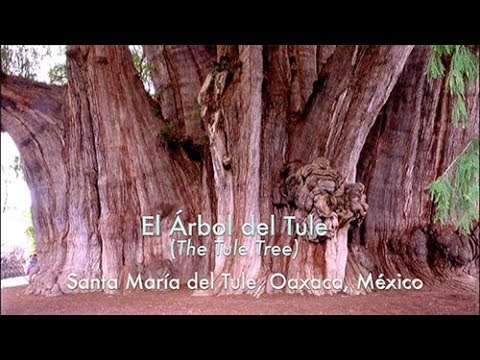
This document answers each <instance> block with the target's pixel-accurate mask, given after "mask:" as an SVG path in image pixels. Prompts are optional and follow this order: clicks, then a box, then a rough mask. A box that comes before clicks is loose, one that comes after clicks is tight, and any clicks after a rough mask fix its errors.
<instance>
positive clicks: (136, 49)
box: [129, 45, 154, 95]
mask: <svg viewBox="0 0 480 360" xmlns="http://www.w3.org/2000/svg"><path fill="white" fill-rule="evenodd" d="M129 49H130V52H131V53H132V61H133V66H134V67H135V70H137V73H138V76H139V77H140V80H142V82H143V86H144V87H145V90H146V91H147V92H148V93H149V94H150V95H153V91H154V89H153V85H152V80H151V76H152V68H151V67H150V64H149V63H148V62H147V59H145V54H144V53H143V48H142V46H141V45H130V46H129Z"/></svg>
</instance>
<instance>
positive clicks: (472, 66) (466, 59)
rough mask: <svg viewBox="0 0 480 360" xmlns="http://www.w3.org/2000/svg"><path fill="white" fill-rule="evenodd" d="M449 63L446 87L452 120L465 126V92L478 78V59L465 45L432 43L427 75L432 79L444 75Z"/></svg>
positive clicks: (455, 123)
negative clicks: (451, 98)
mask: <svg viewBox="0 0 480 360" xmlns="http://www.w3.org/2000/svg"><path fill="white" fill-rule="evenodd" d="M446 63H447V64H450V66H449V70H448V75H447V83H446V84H447V89H448V91H449V93H450V95H451V96H452V97H453V99H454V100H453V101H454V106H453V109H452V121H453V123H454V125H455V126H457V125H458V123H459V122H461V123H462V125H463V126H465V124H466V122H467V120H468V113H467V106H466V104H465V92H466V89H467V87H468V86H470V85H472V84H473V82H474V81H475V80H476V79H477V78H478V72H479V70H478V67H479V59H478V56H477V55H475V54H474V53H473V52H472V51H471V50H470V49H469V48H468V46H465V45H432V47H431V56H430V61H429V63H428V66H427V71H426V73H427V76H430V77H431V78H433V79H438V78H443V77H445V64H446Z"/></svg>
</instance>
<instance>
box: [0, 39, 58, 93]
mask: <svg viewBox="0 0 480 360" xmlns="http://www.w3.org/2000/svg"><path fill="white" fill-rule="evenodd" d="M0 53H1V62H2V72H4V73H5V74H9V75H16V76H21V77H24V78H26V79H30V80H40V81H47V79H46V78H45V77H46V75H47V74H46V73H44V72H41V70H43V71H44V70H45V68H46V66H45V65H49V63H50V62H51V61H52V59H55V61H58V60H59V58H62V57H63V58H64V55H65V46H63V45H52V46H47V45H2V46H1V51H0ZM39 75H40V79H38V77H39ZM42 75H43V77H42ZM48 75H49V79H50V83H52V84H57V85H63V84H65V83H66V68H65V63H63V64H60V63H59V64H56V65H54V66H53V67H52V68H51V69H50V70H49V72H48Z"/></svg>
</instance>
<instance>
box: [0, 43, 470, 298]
mask: <svg viewBox="0 0 480 360" xmlns="http://www.w3.org/2000/svg"><path fill="white" fill-rule="evenodd" d="M412 49H413V47H412V46H337V47H335V46H225V45H222V46H217V47H216V48H215V47H211V46H145V47H144V50H145V54H146V58H147V60H148V61H149V62H150V66H151V70H152V80H153V84H154V87H155V90H156V100H153V99H151V98H149V96H148V94H146V93H145V91H144V89H143V87H142V84H141V82H140V80H139V78H138V77H137V76H136V73H135V70H134V68H133V66H132V61H131V56H130V54H129V52H128V48H127V47H124V46H71V47H69V48H68V52H67V56H68V64H67V65H68V85H67V86H65V87H55V86H47V85H44V84H39V83H34V82H30V81H26V80H23V79H19V78H15V77H11V76H4V77H2V90H1V96H2V131H7V132H9V133H10V134H11V135H12V138H13V139H14V141H15V142H16V144H17V145H18V146H19V150H20V153H21V156H22V160H23V163H24V169H25V171H26V178H27V183H28V185H29V187H30V189H31V191H32V199H33V204H32V207H33V219H34V225H35V229H36V233H37V236H38V239H37V243H38V246H39V248H38V250H39V256H40V264H41V271H40V273H39V276H38V277H37V278H36V279H35V281H34V282H33V284H32V285H31V286H30V288H29V290H30V291H33V292H35V293H41V294H47V295H56V294H59V293H61V292H68V289H66V286H65V284H66V274H68V273H71V272H76V273H78V274H79V275H81V276H85V277H101V276H105V277H107V278H109V277H111V278H112V277H113V278H115V277H122V276H123V274H125V273H126V272H130V273H131V274H132V275H135V274H137V273H141V274H143V276H150V275H151V269H158V268H161V267H168V270H169V271H170V270H172V271H173V272H175V275H176V276H178V277H180V279H181V280H182V281H185V280H186V279H187V277H189V276H191V275H192V274H193V272H195V271H199V272H200V273H201V274H205V273H207V272H208V271H210V270H211V271H213V272H214V275H215V277H216V279H217V282H219V280H220V275H221V273H225V272H229V273H231V274H232V276H233V277H238V276H240V274H241V273H242V272H244V273H245V274H246V275H247V277H251V278H255V279H256V280H257V281H258V282H259V283H260V284H262V286H261V287H259V288H258V289H256V290H252V291H246V292H247V293H251V294H256V295H258V294H260V293H262V292H263V291H272V289H271V288H270V287H269V286H268V279H269V276H270V275H271V274H272V273H275V272H282V273H284V274H285V275H286V276H287V277H291V278H303V279H311V278H324V277H325V276H335V277H339V278H343V277H344V275H345V269H346V270H347V273H346V276H345V279H346V281H347V283H348V284H353V282H354V281H355V280H356V278H357V276H358V274H359V273H365V272H366V271H373V272H374V273H377V274H378V273H380V272H385V273H386V274H387V275H392V274H393V275H395V274H396V273H397V272H400V273H401V274H404V275H412V274H413V275H416V276H420V277H422V278H423V279H438V278H440V277H439V274H443V275H442V276H443V278H444V277H445V276H447V277H458V276H463V277H465V278H467V279H472V278H469V276H472V274H473V279H477V282H478V273H477V272H476V271H478V249H477V250H471V251H470V250H468V249H476V248H475V247H474V241H475V240H474V239H477V240H476V241H477V242H478V230H477V235H474V236H476V238H475V237H472V238H466V237H461V236H458V235H455V234H454V233H452V232H448V233H447V232H446V233H445V234H448V235H445V236H442V235H441V232H439V230H438V228H437V227H432V226H430V223H431V215H432V211H433V207H432V203H431V200H430V198H429V195H428V192H427V190H426V186H427V185H428V184H429V183H430V182H431V181H432V180H433V179H434V178H435V177H436V176H438V175H439V174H440V173H441V172H442V171H443V170H444V169H445V168H446V166H447V164H449V163H450V162H451V160H452V159H453V158H454V157H455V156H456V155H457V154H458V153H459V152H460V151H461V149H462V148H463V147H464V146H465V144H466V142H467V141H468V140H469V139H470V138H471V137H472V136H473V135H474V134H475V129H476V127H478V83H477V84H476V85H475V86H474V87H473V89H471V92H470V93H469V94H468V105H469V110H470V123H469V124H470V125H469V126H468V128H467V129H465V130H459V129H454V128H453V127H452V126H451V124H450V120H449V119H450V117H449V115H450V104H449V100H448V96H447V94H446V92H445V91H444V89H443V85H442V83H441V81H437V82H429V81H427V79H426V78H425V66H426V62H427V60H428V49H427V47H417V48H415V49H414V50H413V52H412ZM167 122H168V123H171V124H173V125H174V126H175V129H176V130H175V131H178V133H179V134H180V138H179V139H176V143H175V144H174V145H175V146H172V144H171V143H168V141H165V139H164V134H163V135H162V129H164V128H165V124H166V123H167ZM318 156H326V157H327V158H328V160H330V162H331V163H332V164H333V166H334V168H336V170H337V171H338V174H339V175H340V177H341V179H340V180H341V183H342V184H343V181H345V184H346V183H353V182H355V181H360V182H362V183H363V184H365V185H366V194H367V202H368V203H369V204H370V208H369V211H368V214H367V217H366V219H365V222H364V224H363V225H362V227H361V228H360V229H358V228H357V229H355V230H354V231H353V232H352V237H351V238H352V242H351V244H350V247H349V249H350V252H349V254H350V256H349V258H348V259H349V261H348V264H346V259H347V249H348V248H347V239H348V237H347V234H348V230H349V224H348V223H345V224H342V226H341V227H340V229H339V230H338V234H337V235H336V237H335V239H334V241H330V242H328V241H327V242H326V243H325V244H323V243H320V244H311V243H308V242H306V241H303V240H302V239H300V253H299V256H298V258H297V259H295V260H293V259H291V258H288V257H282V256H280V257H260V256H257V255H255V254H254V253H253V251H252V252H251V253H250V254H249V255H248V256H246V257H234V258H233V257H226V256H218V257H214V256H213V255H211V256H207V257H195V258H192V257H177V259H176V260H173V259H172V258H171V254H170V251H169V245H170V238H169V237H168V235H167V234H166V233H165V232H164V233H163V234H162V236H159V237H156V236H154V237H142V236H141V234H140V230H141V227H140V218H141V216H142V215H153V214H156V213H159V214H161V215H162V218H163V225H164V227H165V228H168V227H169V226H171V225H172V221H173V219H174V217H175V213H176V211H177V210H182V211H183V214H182V218H183V219H184V220H185V221H192V220H193V219H194V216H195V215H196V214H198V213H202V214H203V215H204V219H205V220H206V221H210V222H225V221H226V217H227V215H228V214H233V215H234V234H235V236H234V237H233V238H229V237H225V238H224V240H225V242H226V244H231V243H232V241H233V240H234V239H235V238H236V237H238V238H239V240H240V244H246V245H252V244H253V241H254V240H255V238H250V237H242V236H240V231H239V230H240V225H241V224H242V223H244V222H246V221H249V220H250V215H251V214H253V215H255V216H256V217H257V219H260V220H261V221H267V220H268V218H269V216H270V214H272V213H273V214H275V215H276V219H277V224H276V225H277V229H280V228H281V226H280V225H281V224H280V220H281V218H282V216H283V215H286V214H292V213H295V211H296V210H298V209H295V206H294V205H292V204H291V203H286V202H285V199H284V194H283V195H282V186H283V185H284V184H283V178H282V175H281V174H282V168H283V167H284V166H285V164H287V163H289V162H291V161H293V160H297V159H298V160H301V162H302V163H303V164H309V163H311V162H312V161H313V160H314V158H316V157H318ZM386 184H387V185H386ZM343 185H344V184H343ZM343 185H341V186H343ZM342 191H343V190H342ZM283 230H285V229H283ZM278 232H279V231H277V235H276V236H271V237H266V240H267V243H268V244H270V245H273V244H276V245H287V244H293V239H292V238H290V237H288V236H285V234H282V233H278ZM432 234H435V236H434V235H432ZM192 240H193V242H194V243H195V244H197V245H198V244H201V243H202V244H205V245H207V247H209V249H210V253H211V254H213V251H212V245H213V240H214V237H213V236H210V237H206V238H198V237H193V239H192ZM472 241H473V243H472ZM472 244H473V245H472ZM472 246H473V247H472ZM251 249H252V250H254V247H251ZM452 252H453V253H454V254H453V255H452ZM452 259H455V260H454V261H453V260H452ZM168 261H170V262H171V263H169V262H168ZM452 261H453V262H452ZM165 264H167V265H165ZM445 269H446V270H445ZM444 270H445V271H444ZM466 274H467V275H466ZM241 292H245V291H244V290H235V291H233V290H222V289H220V288H218V287H217V290H216V291H214V292H213V293H241ZM300 292H302V291H300ZM307 292H310V293H314V294H323V293H324V291H321V290H313V291H312V290H307Z"/></svg>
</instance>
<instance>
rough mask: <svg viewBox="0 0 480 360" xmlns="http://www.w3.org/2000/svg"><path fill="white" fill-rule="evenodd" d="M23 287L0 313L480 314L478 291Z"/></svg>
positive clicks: (7, 296) (9, 294) (5, 294)
mask: <svg viewBox="0 0 480 360" xmlns="http://www.w3.org/2000/svg"><path fill="white" fill-rule="evenodd" d="M24 290H25V287H24V286H18V287H13V288H5V289H2V298H1V300H2V301H1V303H2V308H1V313H2V314H55V315H57V314H94V315H100V314H133V315H143V314H165V315H167V314H168V315H170V314H187V315H190V314H192V315H206V314H234V315H242V314H253V315H261V314H262V315H263V314H265V315H267V314H280V315H284V314H285V315H286V314H302V315H305V314H316V315H330V314H347V315H349V314H380V315H390V314H398V315H407V314H415V315H421V314H429V315H444V314H477V315H478V314H479V295H478V292H469V291H460V290H451V289H448V290H421V291H389V292H384V293H379V292H377V293H372V294H369V295H366V296H344V295H336V296H323V297H316V296H309V295H305V296H301V295H287V294H277V295H263V296H261V297H260V298H258V299H255V298H253V297H251V296H243V295H241V296H221V297H192V296H191V291H187V290H178V291H170V292H134V293H130V294H126V295H123V296H122V295H107V294H103V293H84V294H74V295H64V296H59V297H41V296H33V295H24V293H23V292H24Z"/></svg>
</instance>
